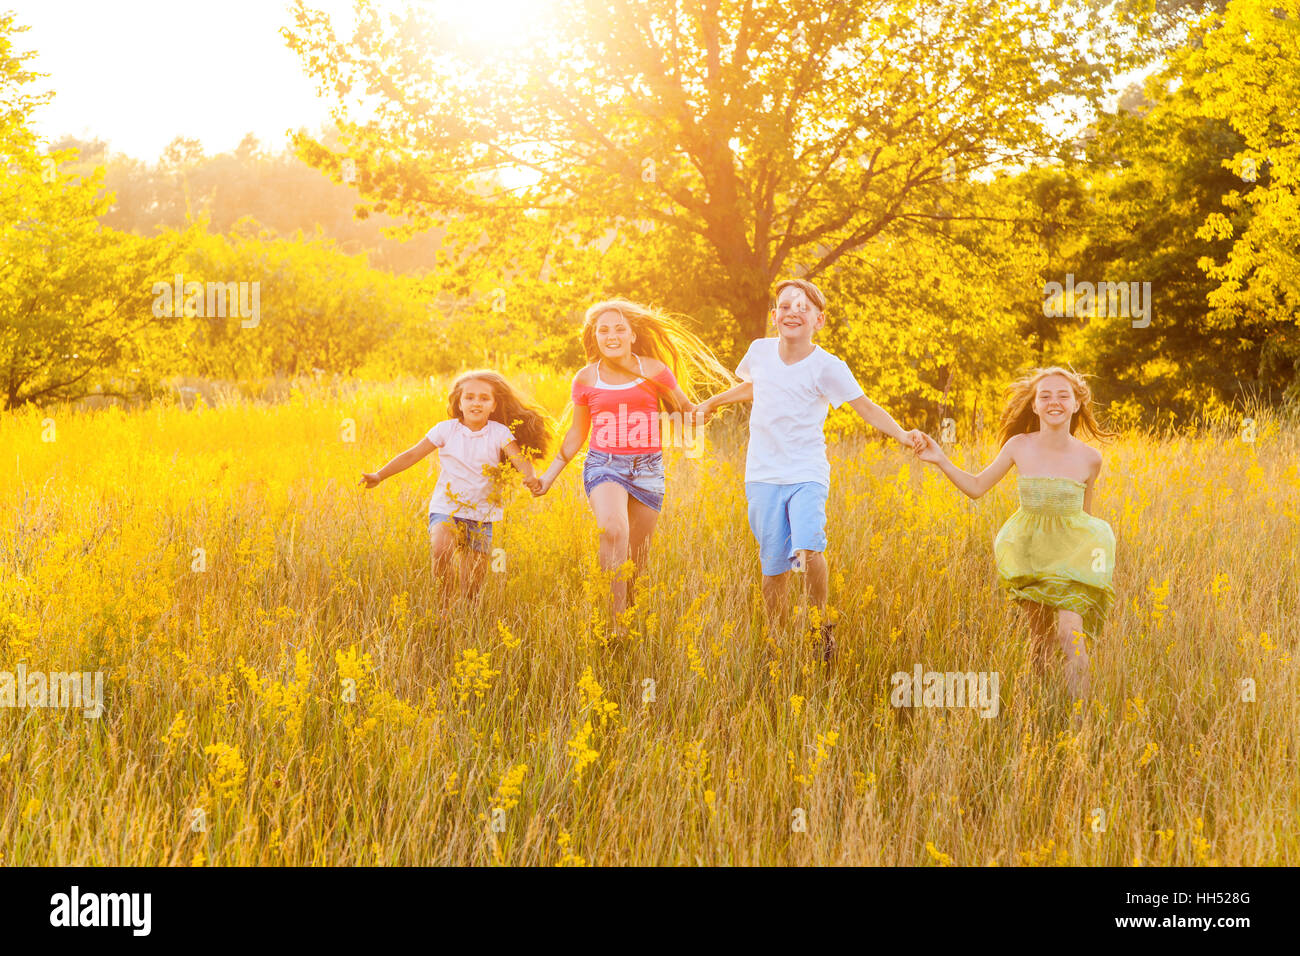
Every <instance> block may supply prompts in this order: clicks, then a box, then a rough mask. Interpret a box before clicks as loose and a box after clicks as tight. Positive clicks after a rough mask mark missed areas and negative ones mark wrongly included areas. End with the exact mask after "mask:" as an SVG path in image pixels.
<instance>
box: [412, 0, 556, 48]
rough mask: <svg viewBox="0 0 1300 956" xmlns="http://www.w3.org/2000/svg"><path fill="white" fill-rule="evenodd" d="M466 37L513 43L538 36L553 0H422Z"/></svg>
mask: <svg viewBox="0 0 1300 956" xmlns="http://www.w3.org/2000/svg"><path fill="white" fill-rule="evenodd" d="M423 2H424V3H426V4H427V5H429V6H431V7H433V8H435V10H436V11H437V14H438V16H439V18H441V19H443V20H445V21H446V22H447V23H448V24H450V25H451V26H452V28H453V29H455V30H456V31H457V32H458V33H460V34H461V35H462V36H463V37H464V38H465V39H466V40H469V41H471V42H473V43H475V44H484V43H488V44H490V43H492V42H494V41H495V42H497V43H500V44H501V45H502V46H514V45H516V44H518V43H520V42H524V41H527V40H529V39H530V38H532V37H533V36H535V35H536V34H537V33H539V32H540V31H541V28H542V26H543V24H544V23H545V21H546V20H547V18H548V17H549V15H550V13H551V2H550V0H423Z"/></svg>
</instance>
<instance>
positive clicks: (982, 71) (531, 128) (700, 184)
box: [286, 0, 1144, 347]
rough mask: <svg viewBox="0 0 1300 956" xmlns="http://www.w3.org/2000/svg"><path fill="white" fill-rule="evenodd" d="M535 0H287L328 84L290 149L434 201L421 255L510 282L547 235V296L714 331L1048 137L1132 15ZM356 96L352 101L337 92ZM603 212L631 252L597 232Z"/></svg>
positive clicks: (734, 328)
mask: <svg viewBox="0 0 1300 956" xmlns="http://www.w3.org/2000/svg"><path fill="white" fill-rule="evenodd" d="M551 7H552V9H553V10H554V15H553V17H552V18H551V19H550V20H549V21H548V24H549V28H548V29H547V30H546V31H545V32H543V33H539V34H537V35H534V36H530V37H528V38H527V41H526V42H522V43H519V44H514V45H511V44H509V43H506V42H500V43H493V44H489V43H484V42H475V41H474V39H473V38H465V39H462V38H459V37H458V36H457V34H456V31H455V30H454V29H453V28H452V25H451V24H449V23H447V22H442V21H440V20H439V16H438V12H437V10H436V9H431V8H427V7H417V6H412V7H410V8H408V9H407V10H406V11H405V12H403V13H401V14H394V15H389V16H385V15H384V14H383V13H381V11H380V10H379V9H378V8H376V7H375V6H373V5H372V4H370V3H367V2H361V3H359V4H358V7H357V25H356V28H355V31H354V33H353V35H352V36H351V37H350V38H341V37H339V36H338V35H337V34H336V33H335V31H334V29H333V26H332V24H331V22H330V21H329V19H328V17H327V16H326V15H325V14H323V13H321V12H318V11H313V10H311V9H310V8H309V7H308V5H307V4H306V3H304V2H302V0H299V2H298V3H297V4H296V6H295V22H294V24H293V26H292V27H290V28H289V29H287V30H286V36H287V38H288V40H289V43H290V46H291V47H292V48H293V49H294V50H295V51H297V52H298V53H299V54H300V55H301V58H302V60H303V63H304V65H305V67H306V68H307V69H308V70H309V72H310V73H311V74H312V75H313V76H314V77H315V78H316V80H317V81H318V83H319V86H320V89H321V90H322V92H324V93H327V94H329V95H332V96H335V97H337V99H338V102H339V108H338V111H337V113H336V121H338V122H339V125H340V129H341V130H342V136H341V145H342V147H343V148H341V149H335V150H331V149H328V148H326V147H325V146H324V145H323V144H320V143H317V142H315V141H314V140H312V139H311V138H310V137H300V138H299V141H298V145H299V150H300V154H301V155H302V156H303V157H304V158H305V159H307V161H308V162H310V163H312V164H313V165H316V166H319V167H320V168H322V169H325V170H327V171H329V172H330V173H331V174H332V175H334V176H335V177H336V178H338V179H340V181H342V180H343V179H345V178H348V179H351V178H354V179H355V182H356V185H357V187H358V189H359V191H360V193H361V198H362V200H363V208H366V209H376V210H380V211H388V212H394V213H400V214H404V215H409V216H411V217H412V219H413V221H414V222H416V224H417V225H433V224H438V223H442V224H447V223H448V221H449V220H454V221H455V223H454V226H452V227H450V231H449V239H450V240H451V241H449V242H448V243H446V244H445V246H444V249H445V255H446V258H445V260H444V262H445V263H446V264H448V265H450V266H456V267H463V266H464V264H465V263H467V262H472V264H473V265H472V268H473V269H474V270H475V272H476V273H477V275H478V276H479V277H480V284H482V285H486V286H487V287H489V288H490V287H491V286H492V285H493V284H499V285H505V286H509V287H510V288H509V290H508V291H509V292H510V294H511V295H512V296H513V300H512V301H514V302H515V303H516V304H523V305H527V303H526V302H524V303H520V299H521V297H523V296H524V295H525V293H522V292H521V291H520V290H519V289H516V288H514V283H513V280H514V279H516V278H518V277H523V278H529V277H532V278H537V277H539V276H540V277H545V276H546V275H548V274H549V275H553V274H555V271H554V270H555V265H556V257H557V256H562V257H567V258H568V259H569V260H571V261H570V263H569V265H570V266H571V267H572V268H574V269H576V270H577V272H578V273H579V274H582V275H583V276H584V277H585V276H586V275H588V274H590V275H591V276H593V277H594V279H595V284H594V286H590V287H584V288H577V287H575V288H573V290H572V291H573V293H574V294H573V297H572V298H571V299H570V301H569V305H570V308H573V307H576V306H578V305H581V304H582V303H584V302H589V301H591V299H592V298H594V297H595V296H597V295H600V294H602V293H604V292H612V291H622V292H628V293H631V294H636V295H641V296H644V297H649V298H654V299H656V300H658V301H660V302H662V303H663V304H666V305H668V306H670V307H674V308H677V309H680V310H682V311H687V312H690V313H691V314H694V315H696V316H699V317H702V318H705V319H712V320H713V326H712V328H711V334H713V335H714V336H715V340H716V341H719V342H720V343H723V344H724V345H725V344H726V343H732V344H736V345H737V347H739V345H738V343H740V342H743V340H745V339H749V338H753V337H756V336H759V335H762V334H763V323H764V315H765V312H766V310H767V307H768V296H769V290H770V288H771V285H772V283H773V280H774V279H776V278H778V277H780V276H782V275H784V274H790V273H795V274H802V275H805V276H808V277H810V278H812V279H814V280H818V279H823V280H824V279H826V278H827V277H828V276H829V274H830V273H832V272H833V271H834V270H836V269H837V268H838V267H840V266H842V265H843V264H845V261H846V258H847V257H851V256H852V255H853V254H855V253H856V252H859V251H861V250H863V249H864V248H865V247H866V246H867V245H868V244H870V243H871V242H872V241H873V240H874V239H876V238H877V237H882V236H884V235H886V234H887V233H888V232H889V231H890V230H892V229H895V228H901V229H905V228H906V227H907V226H909V225H914V224H917V223H924V222H931V221H933V220H934V219H935V218H936V215H937V214H936V212H935V206H936V203H937V202H941V201H942V200H943V199H944V198H945V197H946V195H947V194H948V192H949V187H950V186H951V185H952V184H953V182H954V181H956V180H960V179H962V178H968V177H971V176H974V175H980V174H982V173H983V172H984V171H988V170H990V169H993V168H996V167H1000V166H1003V165H1005V164H1008V163H1016V162H1030V161H1034V160H1035V159H1038V158H1042V157H1050V156H1055V155H1058V154H1060V153H1061V152H1062V150H1063V149H1065V148H1066V147H1067V138H1068V134H1067V132H1066V130H1067V129H1068V128H1069V126H1070V125H1071V123H1072V121H1074V120H1077V119H1078V118H1079V117H1081V116H1083V115H1084V114H1085V113H1086V112H1087V111H1089V110H1091V109H1093V108H1095V107H1096V105H1097V104H1098V103H1099V102H1100V99H1101V97H1102V96H1103V95H1104V92H1105V87H1106V84H1107V82H1108V80H1109V79H1110V78H1111V76H1112V75H1113V73H1114V71H1115V70H1116V69H1123V68H1127V67H1130V66H1132V65H1133V64H1134V63H1135V62H1136V58H1137V57H1138V56H1139V55H1140V52H1141V46H1140V44H1139V45H1133V44H1132V43H1130V40H1131V39H1132V38H1133V37H1134V36H1136V35H1139V34H1140V33H1141V30H1142V28H1143V26H1144V24H1143V23H1141V22H1138V23H1137V24H1136V26H1137V27H1138V28H1139V29H1138V32H1137V33H1136V34H1135V33H1134V32H1132V30H1131V28H1132V27H1133V26H1134V24H1133V23H1128V24H1125V23H1124V22H1123V21H1122V20H1121V19H1120V18H1119V17H1115V16H1108V15H1106V11H1107V10H1108V9H1109V8H1110V7H1111V5H1110V4H1107V3H1103V2H1100V0H1096V2H1094V0H1075V2H1071V3H1058V2H1047V0H1004V2H1001V3H992V4H991V3H988V2H987V0H952V2H946V3H941V4H936V3H933V2H928V0H888V2H886V0H864V2H855V3H845V2H843V0H806V2H802V3H799V4H789V3H783V2H777V0H701V2H691V3H686V2H677V0H608V2H596V0H556V2H555V3H554V4H552V5H551ZM361 98H364V99H365V101H366V103H367V105H368V107H369V108H370V110H369V112H368V113H367V114H365V115H361V116H350V115H349V114H348V111H347V106H346V104H348V103H352V102H355V101H358V100H360V99H361ZM964 212H965V210H963V209H961V208H955V207H951V208H949V209H947V210H946V211H945V212H944V214H943V215H944V216H946V217H949V218H960V217H961V216H962V215H963V213H964ZM611 236H613V243H614V244H616V245H618V244H621V245H625V246H627V247H629V248H630V250H631V254H630V255H628V256H623V257H620V256H618V255H617V254H614V255H611V254H610V253H611V250H610V244H609V242H608V240H609V237H611ZM652 243H653V246H652V245H651V244H652ZM575 249H577V250H579V252H575V251H574V250H575ZM651 249H653V251H654V252H655V253H656V254H657V255H658V256H660V257H661V258H658V259H656V261H655V262H654V264H653V265H654V267H653V268H648V267H647V265H646V262H647V256H648V253H649V252H650V251H651ZM582 252H585V253H586V254H587V255H588V256H594V257H597V258H598V259H599V262H598V263H597V264H596V265H594V266H592V265H587V266H580V265H578V264H577V263H576V262H573V261H572V260H574V259H575V258H577V257H578V255H579V254H580V253H582ZM548 269H549V270H551V271H549V272H548ZM470 284H472V283H470V282H468V280H467V289H468V286H469V285H470ZM485 291H486V290H485Z"/></svg>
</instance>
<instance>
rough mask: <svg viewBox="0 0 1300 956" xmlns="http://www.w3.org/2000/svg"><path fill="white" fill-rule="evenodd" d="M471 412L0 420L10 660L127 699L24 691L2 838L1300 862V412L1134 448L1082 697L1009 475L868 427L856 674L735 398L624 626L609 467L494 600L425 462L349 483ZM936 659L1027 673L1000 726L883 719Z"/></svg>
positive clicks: (172, 848)
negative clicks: (1023, 551)
mask: <svg viewBox="0 0 1300 956" xmlns="http://www.w3.org/2000/svg"><path fill="white" fill-rule="evenodd" d="M530 384H531V386H532V388H533V390H534V391H535V392H536V393H537V394H538V396H539V397H540V398H541V399H543V400H544V401H545V402H546V403H547V404H548V406H549V407H551V408H552V409H553V410H555V411H557V412H558V411H559V409H560V408H561V407H562V406H563V404H564V401H565V397H566V391H567V389H566V383H565V381H564V380H563V379H562V377H547V378H541V379H538V380H534V381H533V382H531V383H530ZM445 401H446V400H445V390H442V391H430V390H429V389H428V388H427V387H425V388H420V387H414V386H412V387H408V388H406V390H405V391H403V388H402V387H367V388H361V389H358V390H356V391H352V392H350V393H345V392H339V391H336V392H334V393H333V394H326V393H324V392H321V393H319V394H313V393H310V392H309V393H303V392H301V391H299V392H295V394H294V396H293V398H292V399H291V400H290V401H288V402H286V403H284V404H280V405H270V406H266V405H258V404H253V403H247V402H242V401H233V402H232V403H230V404H225V405H221V406H219V407H215V408H207V407H200V408H198V409H189V410H186V409H183V408H179V407H167V406H163V405H159V406H156V407H153V408H150V409H147V410H143V411H138V412H133V413H129V414H128V413H124V412H121V411H116V410H112V409H109V410H104V411H99V412H94V413H86V412H72V411H62V412H61V411H45V412H36V411H27V412H23V413H18V414H9V415H5V416H3V417H0V449H3V451H4V454H3V457H2V458H0V508H2V509H3V511H2V512H0V513H2V514H3V516H4V521H3V525H2V526H0V671H9V672H13V671H15V669H16V667H17V665H18V664H19V662H23V663H24V664H25V665H26V667H27V669H28V670H29V671H33V670H44V671H94V670H102V671H103V672H104V674H105V685H106V694H105V697H106V704H105V711H104V714H103V716H102V717H101V718H100V719H98V720H93V719H86V718H85V717H83V716H82V714H81V712H80V711H75V712H68V711H64V710H56V709H33V708H28V709H19V708H12V709H0V848H3V850H2V851H0V852H3V853H4V858H3V862H4V863H7V864H14V865H22V864H150V865H154V864H163V865H190V864H204V863H206V864H264V865H265V864H365V865H371V864H381V865H397V864H491V863H506V864H556V863H569V864H573V863H582V862H586V863H595V864H620V863H643V864H697V863H700V864H810V863H817V864H835V863H870V864H889V865H892V864H907V865H910V864H921V865H930V864H933V865H945V864H958V865H964V864H975V865H985V864H1000V865H1042V864H1071V865H1075V864H1084V865H1094V864H1106V865H1128V864H1143V865H1161V864H1223V865H1232V864H1273V863H1289V864H1295V863H1297V862H1300V836H1298V835H1297V827H1296V821H1297V820H1298V819H1300V788H1297V779H1298V773H1297V744H1296V729H1297V727H1300V706H1298V705H1297V682H1296V661H1295V633H1296V630H1295V624H1296V620H1297V614H1298V612H1300V593H1298V587H1300V586H1298V584H1297V582H1300V573H1297V571H1298V569H1297V559H1296V554H1297V544H1298V541H1297V539H1298V538H1300V534H1298V533H1297V527H1298V523H1300V474H1298V472H1297V465H1296V462H1297V450H1298V445H1300V441H1298V433H1297V432H1296V431H1295V430H1294V429H1292V428H1291V427H1290V426H1282V425H1279V424H1278V423H1277V422H1275V421H1273V420H1270V419H1268V418H1267V417H1262V418H1261V419H1260V420H1259V422H1258V425H1257V427H1258V432H1257V436H1256V441H1255V442H1254V443H1247V442H1243V441H1242V440H1241V438H1240V436H1239V435H1238V434H1237V433H1236V432H1235V431H1229V430H1227V428H1226V427H1225V428H1224V429H1223V430H1221V431H1210V432H1205V433H1202V434H1199V435H1198V436H1196V437H1189V436H1172V437H1167V438H1161V439H1156V438H1153V437H1152V436H1145V435H1136V434H1134V435H1127V436H1125V437H1124V438H1123V439H1122V440H1120V441H1119V442H1118V443H1116V444H1114V445H1112V446H1110V448H1108V449H1107V451H1106V461H1105V466H1104V471H1103V478H1102V482H1101V484H1100V486H1099V489H1098V494H1097V497H1096V501H1095V510H1096V511H1097V513H1098V514H1100V516H1102V517H1103V518H1105V519H1106V520H1108V521H1110V522H1111V524H1112V526H1113V527H1114V529H1115V533H1116V536H1117V539H1118V542H1119V548H1118V555H1117V562H1118V564H1117V570H1116V575H1115V587H1116V590H1117V592H1118V596H1119V599H1118V601H1117V604H1116V607H1115V609H1114V610H1113V612H1112V614H1111V617H1110V619H1109V621H1108V623H1107V627H1106V630H1105V632H1104V633H1103V634H1102V636H1101V638H1100V640H1099V641H1097V642H1096V643H1095V644H1094V646H1093V647H1091V648H1090V651H1091V655H1092V661H1093V692H1092V696H1091V698H1090V699H1089V700H1088V701H1087V703H1086V706H1085V707H1083V708H1082V712H1081V713H1080V714H1079V715H1078V717H1077V718H1076V717H1075V716H1074V714H1073V713H1072V705H1071V702H1070V701H1069V700H1068V698H1066V696H1065V694H1064V690H1063V681H1062V679H1061V675H1060V673H1059V670H1058V671H1056V672H1049V673H1047V674H1040V673H1038V672H1037V671H1036V669H1035V668H1034V666H1033V664H1032V661H1031V658H1030V655H1029V654H1028V652H1027V651H1028V645H1027V635H1026V633H1025V631H1024V629H1023V626H1022V624H1021V623H1020V620H1019V618H1018V616H1017V612H1016V609H1015V608H1014V606H1012V605H1010V604H1008V602H1007V601H1006V600H1005V599H1004V597H1003V596H1002V595H1001V594H1000V593H998V591H997V589H996V585H995V577H994V570H993V563H992V554H991V550H992V540H993V536H994V534H995V532H996V530H997V528H998V527H999V525H1000V524H1001V522H1002V521H1004V520H1005V519H1006V517H1007V516H1008V515H1009V514H1010V513H1011V511H1012V510H1013V509H1014V508H1015V487H1014V480H1007V481H1004V482H1003V483H1002V485H1001V486H1000V487H999V488H997V489H995V491H994V492H993V493H991V494H990V495H988V496H986V497H985V498H984V499H982V500H981V501H979V502H978V503H971V502H967V501H966V500H965V499H964V498H963V497H962V496H961V495H960V494H959V493H958V492H957V491H956V490H955V489H953V488H952V487H951V486H950V485H948V484H947V483H946V481H944V480H943V478H942V477H941V476H940V475H938V474H937V473H936V472H934V471H933V470H925V469H924V468H923V466H922V465H920V464H919V463H918V462H915V461H914V460H911V456H910V455H908V454H907V453H905V452H904V451H903V450H901V449H899V448H898V447H896V446H895V447H887V446H886V445H884V444H880V443H878V442H875V441H873V440H869V439H866V438H864V437H863V436H861V435H857V434H846V435H843V436H841V437H839V438H838V440H836V441H835V442H834V444H833V445H832V449H831V450H832V474H833V477H832V489H831V498H830V503H829V514H830V523H829V529H828V530H829V536H830V546H829V550H828V559H829V562H830V567H831V581H832V585H831V594H832V598H831V600H832V606H833V612H832V613H834V614H835V615H837V618H838V627H837V637H838V639H839V646H840V652H839V657H838V659H837V660H836V662H835V663H834V665H833V666H832V667H831V668H830V669H829V670H827V669H825V668H823V667H822V665H821V664H820V663H819V660H818V648H817V647H816V646H815V645H814V644H812V643H809V642H808V641H807V640H806V639H805V638H803V637H802V636H800V630H799V628H798V627H796V628H794V629H792V632H791V633H775V634H772V635H767V634H765V632H764V628H763V624H762V617H761V614H760V602H759V597H758V590H757V586H758V582H759V578H758V571H757V558H756V553H755V546H754V544H753V542H752V539H751V536H750V533H749V530H748V527H747V524H746V519H745V502H744V488H743V461H744V446H743V434H742V429H741V427H740V424H741V423H740V422H739V421H733V422H731V423H728V422H726V421H722V422H720V423H717V424H715V425H711V426H710V432H709V437H710V442H711V444H710V447H709V449H708V451H707V453H706V454H705V456H704V457H703V458H701V459H698V460H690V459H687V458H685V457H683V456H682V455H681V454H680V453H679V452H670V453H669V454H668V456H667V457H668V459H669V460H668V474H669V478H668V481H669V486H668V497H667V503H666V506H665V509H664V512H663V516H662V520H661V522H660V525H659V530H658V532H657V534H656V537H655V542H654V550H653V555H652V559H651V562H650V565H649V567H648V568H647V569H646V572H645V573H644V574H643V575H642V577H641V578H640V579H639V582H638V588H637V601H636V605H635V609H634V611H633V613H632V615H631V627H632V633H631V635H630V636H627V637H622V638H611V636H610V629H609V627H608V622H607V621H606V619H605V612H604V608H605V605H606V595H607V593H608V591H607V589H608V580H607V579H603V578H602V576H601V575H600V573H599V571H598V569H597V567H596V565H595V547H596V535H597V529H596V526H595V523H594V520H593V518H592V517H591V514H590V511H589V510H588V509H587V507H586V504H585V500H584V498H583V496H582V492H581V487H580V480H579V475H578V474H577V472H578V471H579V469H580V463H575V465H574V466H571V467H570V469H569V470H568V471H567V472H566V473H565V475H563V476H562V477H561V479H560V481H559V482H558V483H557V486H556V488H555V489H554V490H553V491H552V492H551V494H550V495H549V496H548V497H547V498H546V499H543V500H534V499H532V498H531V497H530V496H528V495H527V494H526V493H523V492H522V491H521V490H517V493H516V494H515V496H514V497H513V499H512V503H511V504H510V506H509V507H508V509H507V516H506V520H505V521H504V523H502V524H501V525H499V526H498V537H497V541H496V542H495V544H496V546H498V547H500V548H501V549H502V550H501V552H499V553H498V554H497V556H496V564H497V566H498V567H501V566H502V565H504V568H503V570H501V571H499V572H497V573H492V574H490V575H489V579H488V581H487V583H486V585H485V588H484V592H483V594H482V596H481V598H480V600H479V602H478V604H477V605H474V606H468V605H466V604H465V603H464V602H463V601H461V600H460V599H459V598H457V597H456V596H455V595H454V594H448V593H445V591H444V589H443V588H442V587H441V586H440V583H439V582H436V581H434V580H433V579H432V578H431V573H430V562H429V556H428V550H427V538H426V531H425V523H424V510H425V506H426V502H427V499H428V496H429V494H430V492H431V490H432V478H431V472H432V470H433V468H434V467H436V466H435V465H434V463H433V460H432V456H431V458H430V460H429V461H428V462H427V463H421V464H420V465H418V466H416V467H415V468H413V469H411V470H410V471H408V472H406V473H404V474H402V475H400V476H398V477H395V478H393V479H391V480H389V481H387V482H385V483H384V484H383V485H381V486H380V487H379V488H377V489H375V490H373V491H364V490H362V489H360V488H358V487H357V486H356V482H357V479H358V477H359V474H360V473H361V472H362V471H363V470H365V471H372V470H375V469H377V468H378V467H379V466H380V465H381V464H383V462H384V461H386V460H387V459H388V458H389V457H391V456H392V455H393V454H395V453H396V452H397V451H400V450H401V449H403V448H406V447H408V446H409V445H411V444H414V443H415V442H416V441H417V440H418V439H419V437H420V436H421V435H422V434H423V433H424V432H425V431H426V430H427V429H428V428H429V427H431V426H432V425H433V424H435V423H436V422H437V421H439V420H441V419H442V418H443V417H445ZM47 417H48V418H50V419H52V424H53V432H51V430H50V422H44V421H43V419H45V418H47ZM738 417H739V416H738ZM345 420H351V421H352V422H353V423H354V424H355V441H347V440H345V439H346V438H347V437H348V435H349V426H348V424H347V423H346V422H345ZM43 433H44V435H43ZM43 437H44V438H53V440H52V441H47V440H42V439H43ZM992 453H993V449H992V448H991V447H990V446H989V445H988V444H987V443H983V444H977V445H976V446H975V447H970V446H969V445H966V446H961V447H959V448H958V449H957V451H956V452H955V453H954V454H955V457H956V458H957V460H958V461H959V462H961V461H962V460H963V459H965V460H967V461H968V462H970V463H982V462H984V461H987V460H988V459H989V458H990V457H991V455H992ZM196 549H202V551H201V552H200V551H197V550H196ZM204 562H205V563H206V570H201V571H200V570H194V569H195V568H196V567H202V566H204ZM917 663H920V664H921V665H923V669H925V670H936V671H996V672H998V673H999V675H1000V676H1001V694H1002V700H1001V707H1000V710H999V713H998V715H997V716H996V717H993V718H982V717H980V716H979V715H978V713H977V712H975V711H973V710H968V709H955V708H954V709H948V710H944V709H933V708H931V709H915V710H908V709H900V708H894V707H892V706H890V701H889V690H890V675H891V674H892V673H894V672H896V671H907V672H911V671H912V669H913V667H914V665H916V664H917ZM1243 681H1253V697H1254V699H1253V700H1250V699H1249V698H1250V697H1251V696H1252V694H1251V693H1250V692H1249V687H1250V684H1243ZM1243 688H1245V690H1244V689H1243ZM1243 698H1245V699H1243Z"/></svg>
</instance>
